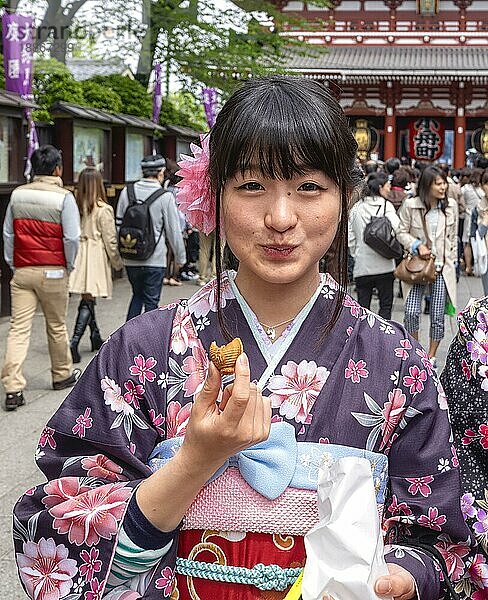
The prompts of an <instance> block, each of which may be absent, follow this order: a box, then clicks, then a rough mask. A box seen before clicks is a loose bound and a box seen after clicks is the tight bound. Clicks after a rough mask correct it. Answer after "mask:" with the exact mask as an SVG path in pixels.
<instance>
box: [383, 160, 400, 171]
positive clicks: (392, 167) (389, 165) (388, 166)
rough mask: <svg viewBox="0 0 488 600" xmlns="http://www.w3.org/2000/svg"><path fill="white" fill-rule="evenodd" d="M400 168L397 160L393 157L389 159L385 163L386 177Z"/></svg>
mask: <svg viewBox="0 0 488 600" xmlns="http://www.w3.org/2000/svg"><path fill="white" fill-rule="evenodd" d="M401 166H402V163H401V162H400V159H399V158H396V157H393V158H389V159H388V160H387V161H386V162H385V171H386V172H387V173H388V175H393V173H394V172H395V171H396V170H397V169H399V168H400V167H401Z"/></svg>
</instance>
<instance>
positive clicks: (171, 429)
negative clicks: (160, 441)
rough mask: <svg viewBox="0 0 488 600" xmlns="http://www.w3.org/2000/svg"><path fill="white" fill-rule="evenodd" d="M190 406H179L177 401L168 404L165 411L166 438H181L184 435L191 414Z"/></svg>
mask: <svg viewBox="0 0 488 600" xmlns="http://www.w3.org/2000/svg"><path fill="white" fill-rule="evenodd" d="M191 407H192V404H185V405H184V406H181V404H180V403H179V402H178V401H175V400H174V401H173V402H170V403H169V404H168V410H167V415H168V419H167V423H166V425H167V428H168V431H167V437H168V438H174V437H178V436H183V435H185V433H186V427H187V425H188V420H189V418H190V414H191Z"/></svg>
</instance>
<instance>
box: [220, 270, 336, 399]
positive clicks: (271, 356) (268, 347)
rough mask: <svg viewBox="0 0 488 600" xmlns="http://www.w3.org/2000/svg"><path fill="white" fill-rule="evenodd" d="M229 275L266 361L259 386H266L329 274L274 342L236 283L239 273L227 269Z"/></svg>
mask: <svg viewBox="0 0 488 600" xmlns="http://www.w3.org/2000/svg"><path fill="white" fill-rule="evenodd" d="M227 275H228V277H229V283H230V286H231V289H232V292H233V294H234V297H235V299H236V300H237V302H238V304H239V306H240V308H241V310H242V314H243V315H244V318H245V319H246V321H247V324H248V325H249V329H250V330H251V332H252V334H253V337H254V339H255V340H256V343H257V345H258V347H259V349H260V351H261V354H262V355H263V357H264V360H265V361H266V364H267V367H266V369H265V370H264V372H263V374H262V375H261V377H260V379H259V381H258V386H259V387H261V388H262V387H264V385H265V384H266V383H267V381H268V380H269V378H270V377H271V375H272V374H273V373H274V371H275V369H276V367H277V366H278V365H279V363H280V362H281V359H282V358H283V356H284V355H285V353H286V352H287V350H288V348H289V347H290V346H291V344H292V342H293V340H294V339H295V337H296V335H297V333H298V332H299V331H300V328H301V326H302V324H303V322H304V321H305V319H306V318H307V317H308V315H309V314H310V311H311V310H312V308H313V306H314V304H315V302H316V301H317V298H318V297H319V295H320V291H321V290H322V288H323V286H324V284H325V283H326V280H327V276H326V275H325V274H324V273H321V274H320V283H319V284H318V286H317V289H316V290H315V292H314V294H313V296H312V297H311V298H310V300H309V301H308V302H307V304H306V305H305V306H304V307H303V308H302V310H301V311H300V312H299V313H298V314H297V316H296V317H295V318H294V319H293V321H292V322H291V323H290V324H289V325H288V327H287V328H286V329H285V331H284V332H283V333H282V334H281V335H280V336H279V337H278V338H277V339H276V340H275V341H274V342H272V341H271V340H270V339H269V337H268V335H267V334H266V332H265V331H264V329H263V326H262V325H261V323H260V322H259V321H258V318H257V316H256V315H255V314H254V312H253V311H252V309H251V307H250V306H249V304H248V303H247V302H246V300H245V299H244V297H243V296H242V294H241V293H240V291H239V288H238V287H237V285H236V282H235V278H236V275H237V273H236V272H235V271H227Z"/></svg>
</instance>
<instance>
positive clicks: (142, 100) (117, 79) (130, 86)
mask: <svg viewBox="0 0 488 600" xmlns="http://www.w3.org/2000/svg"><path fill="white" fill-rule="evenodd" d="M90 81H93V82H94V83H97V84H99V85H101V86H103V88H104V89H105V90H107V89H111V90H112V91H113V92H115V93H117V95H118V96H119V98H120V100H121V103H122V105H121V109H120V110H119V111H118V112H123V113H126V114H128V115H136V116H138V117H148V118H150V117H151V116H152V97H151V96H150V94H148V93H147V91H146V88H145V87H144V86H143V85H142V84H141V83H139V82H138V81H135V80H133V79H130V78H129V77H124V76H123V75H97V76H96V77H93V78H92V79H91V80H90Z"/></svg>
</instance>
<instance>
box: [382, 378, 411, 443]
mask: <svg viewBox="0 0 488 600" xmlns="http://www.w3.org/2000/svg"><path fill="white" fill-rule="evenodd" d="M406 401H407V398H406V396H405V394H404V393H403V392H402V390H399V389H394V390H393V391H391V392H388V401H387V402H385V404H384V406H383V409H382V411H381V412H382V414H383V417H384V419H385V420H384V422H383V423H382V425H381V434H382V439H381V445H380V449H383V448H384V447H385V446H386V445H387V444H388V441H389V440H390V438H391V436H392V434H393V432H394V431H395V429H396V428H397V427H398V425H399V423H400V421H401V420H402V418H403V415H404V414H405V412H406V410H407V407H406V406H405V404H406Z"/></svg>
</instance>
